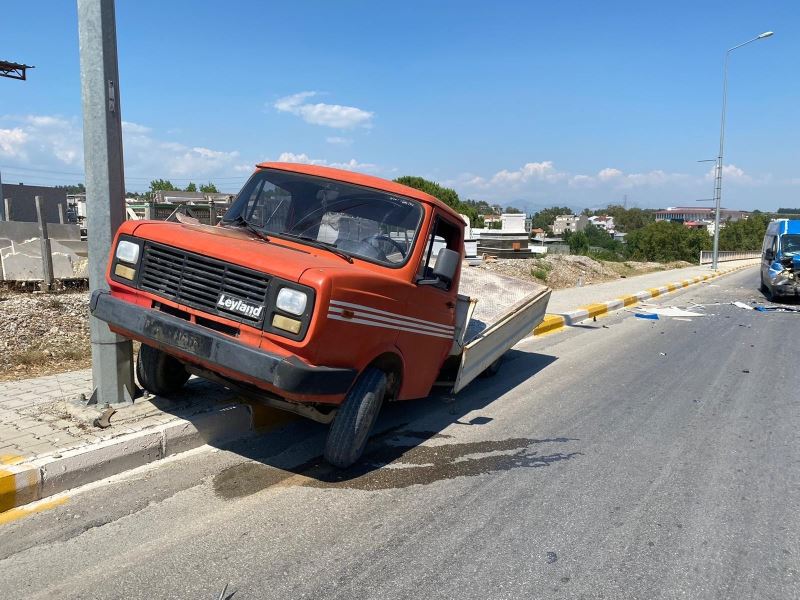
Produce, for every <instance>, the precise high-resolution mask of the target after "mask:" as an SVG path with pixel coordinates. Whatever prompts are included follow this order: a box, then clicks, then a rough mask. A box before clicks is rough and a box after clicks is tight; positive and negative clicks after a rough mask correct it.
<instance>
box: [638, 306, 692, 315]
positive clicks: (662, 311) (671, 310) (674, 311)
mask: <svg viewBox="0 0 800 600" xmlns="http://www.w3.org/2000/svg"><path fill="white" fill-rule="evenodd" d="M644 312H646V313H651V314H654V315H659V316H661V317H705V314H703V313H699V312H692V311H690V310H684V309H682V308H678V307H677V306H667V307H665V308H648V309H646V310H645V311H644Z"/></svg>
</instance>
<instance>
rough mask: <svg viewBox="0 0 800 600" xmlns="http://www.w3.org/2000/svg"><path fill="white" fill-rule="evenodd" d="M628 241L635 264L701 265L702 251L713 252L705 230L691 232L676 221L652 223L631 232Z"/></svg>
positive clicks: (629, 252) (628, 247) (628, 249)
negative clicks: (681, 261) (684, 262)
mask: <svg viewBox="0 0 800 600" xmlns="http://www.w3.org/2000/svg"><path fill="white" fill-rule="evenodd" d="M625 241H626V249H627V252H628V254H629V256H630V258H633V259H634V260H652V261H658V262H669V261H673V260H685V261H688V262H697V260H698V258H699V256H700V250H710V249H711V236H710V235H708V232H707V231H706V230H705V229H689V228H687V227H684V226H683V225H682V224H680V223H675V222H673V221H656V222H654V223H650V224H649V225H646V226H644V227H642V228H641V229H636V230H634V231H632V232H630V233H629V234H628V236H627V237H626V238H625Z"/></svg>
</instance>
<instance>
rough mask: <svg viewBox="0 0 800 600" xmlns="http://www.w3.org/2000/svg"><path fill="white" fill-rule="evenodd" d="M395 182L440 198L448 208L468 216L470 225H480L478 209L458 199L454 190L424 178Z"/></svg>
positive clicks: (403, 178) (408, 178)
mask: <svg viewBox="0 0 800 600" xmlns="http://www.w3.org/2000/svg"><path fill="white" fill-rule="evenodd" d="M395 182H397V183H400V184H402V185H407V186H408V187H412V188H414V189H415V190H420V191H422V192H425V193H426V194H430V195H431V196H433V197H434V198H438V199H439V200H441V201H442V202H444V203H445V204H447V206H449V207H451V208H454V209H455V210H456V211H458V212H459V213H461V214H462V215H466V216H467V217H469V222H470V225H472V226H473V227H475V226H476V225H477V223H478V217H479V214H478V211H477V209H476V208H475V207H474V206H472V205H471V204H468V203H466V202H462V201H461V199H460V198H459V197H458V193H457V192H456V191H455V190H454V189H452V188H446V187H443V186H441V185H439V184H438V183H436V182H435V181H429V180H427V179H424V178H423V177H415V176H412V175H405V176H403V177H398V178H397V179H395Z"/></svg>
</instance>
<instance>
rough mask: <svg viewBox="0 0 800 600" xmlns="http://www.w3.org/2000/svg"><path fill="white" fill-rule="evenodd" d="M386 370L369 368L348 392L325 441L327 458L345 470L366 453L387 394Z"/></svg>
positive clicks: (335, 465) (332, 463)
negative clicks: (366, 447) (370, 435)
mask: <svg viewBox="0 0 800 600" xmlns="http://www.w3.org/2000/svg"><path fill="white" fill-rule="evenodd" d="M386 385H387V378H386V373H384V372H383V371H381V370H380V369H377V368H375V367H368V368H367V369H365V370H364V372H363V373H362V374H361V376H360V377H359V378H358V381H356V384H355V385H354V386H353V388H352V389H351V390H350V392H349V393H348V394H347V397H346V398H345V400H344V402H343V403H342V405H341V407H339V412H338V413H336V417H335V418H334V419H333V423H332V424H331V428H330V430H329V431H328V439H327V440H326V441H325V454H324V456H325V460H326V461H328V462H329V463H330V464H331V465H333V466H334V467H338V468H340V469H346V468H347V467H349V466H351V465H352V464H353V463H355V462H356V461H357V460H358V459H359V458H361V454H362V453H363V452H364V447H365V446H366V445H367V440H368V439H369V434H370V433H371V432H372V428H373V426H374V425H375V421H376V420H377V418H378V413H379V412H380V410H381V406H382V405H383V399H384V396H386Z"/></svg>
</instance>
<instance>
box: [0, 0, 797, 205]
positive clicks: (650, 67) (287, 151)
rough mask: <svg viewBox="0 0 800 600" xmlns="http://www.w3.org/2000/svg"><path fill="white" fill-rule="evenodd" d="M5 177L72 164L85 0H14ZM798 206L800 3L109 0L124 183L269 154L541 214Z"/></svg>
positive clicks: (74, 170) (76, 173)
mask: <svg viewBox="0 0 800 600" xmlns="http://www.w3.org/2000/svg"><path fill="white" fill-rule="evenodd" d="M3 12H4V15H3V19H2V21H0V58H3V59H5V60H13V61H17V62H25V63H28V64H32V65H35V66H36V68H35V69H33V70H31V71H30V72H29V80H28V81H26V82H20V81H14V80H10V79H0V172H1V173H2V177H3V181H5V182H9V183H10V182H14V183H16V182H18V181H24V182H26V183H31V184H33V183H40V184H57V183H70V182H75V181H80V180H81V175H80V174H81V172H82V171H83V150H82V138H81V118H82V117H81V98H80V80H79V58H78V39H77V17H76V4H75V2H74V1H71V0H40V1H38V2H30V1H28V0H4V2H3ZM766 30H773V31H775V36H773V37H772V38H770V39H767V40H762V41H759V42H757V43H754V44H751V45H749V46H747V47H745V48H742V49H740V50H737V51H735V52H734V53H733V54H732V59H731V66H730V77H729V102H728V125H727V129H726V146H725V148H726V157H725V165H726V167H725V179H724V187H723V204H724V205H726V206H729V207H731V208H749V209H753V208H760V209H762V210H772V209H775V208H777V207H779V206H798V205H800V169H799V168H798V167H800V148H798V140H800V78H798V73H800V64H798V63H800V35H798V34H800V3H797V2H796V1H793V0H792V1H788V0H787V1H785V2H769V1H763V2H747V3H745V2H719V1H716V0H709V1H707V2H702V3H700V2H680V1H671V2H592V1H585V2H582V1H574V2H494V3H490V2H470V1H467V0H461V1H458V2H456V1H452V2H451V1H441V2H412V1H409V0H407V1H404V2H402V3H392V4H390V3H374V2H347V1H341V2H322V1H320V2H292V3H269V2H248V1H235V0H231V1H229V2H225V3H221V2H199V1H193V2H189V1H187V0H181V1H178V0H174V1H170V2H167V1H164V0H161V1H154V0H136V1H134V0H118V1H117V34H118V46H119V54H120V79H121V82H120V88H121V98H122V115H123V120H124V121H125V125H124V138H125V166H126V179H127V187H128V189H132V190H141V189H145V188H146V187H147V184H148V182H149V181H150V179H153V178H161V177H163V178H168V179H171V180H172V181H173V182H174V183H179V184H181V185H185V184H186V183H187V182H188V181H189V180H193V181H195V182H198V183H199V182H204V181H208V180H211V181H214V182H215V183H216V184H217V186H218V187H220V188H221V189H224V190H226V191H236V190H237V189H238V187H239V186H240V185H241V183H242V182H243V181H244V180H245V179H246V177H247V176H248V175H249V173H250V172H251V171H252V167H253V165H254V163H256V162H258V161H262V160H268V159H269V160H278V159H282V160H293V161H303V162H315V163H318V164H328V165H333V166H339V167H344V168H350V169H355V170H359V171H365V172H369V173H373V174H376V175H379V176H382V177H387V178H393V177H397V176H399V175H406V174H412V175H421V176H424V177H428V178H431V179H434V180H436V181H439V182H440V183H443V184H446V185H449V186H452V187H455V188H456V190H457V191H458V192H459V193H460V194H461V195H462V197H469V198H476V199H485V200H487V201H490V202H497V203H500V204H503V205H512V204H513V205H516V206H519V207H525V208H527V209H529V210H534V209H536V208H538V207H542V206H549V205H553V204H559V205H569V206H572V207H574V208H583V207H599V206H604V205H606V204H608V203H611V202H616V203H619V202H622V201H623V199H624V198H627V202H628V204H629V205H636V206H641V207H663V206H672V205H682V204H684V205H685V204H689V205H697V206H700V205H701V204H699V203H697V202H694V200H695V199H698V198H708V197H710V196H711V195H712V187H713V181H712V179H711V176H710V172H709V171H710V169H711V163H698V162H696V161H697V160H699V159H705V158H713V157H714V156H715V155H716V153H717V146H718V138H719V114H720V104H721V93H722V62H723V58H724V54H725V50H726V49H727V48H729V47H731V46H733V45H736V44H738V43H740V42H743V41H745V40H747V39H749V38H751V37H754V36H755V35H757V34H759V33H761V32H762V31H766Z"/></svg>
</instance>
